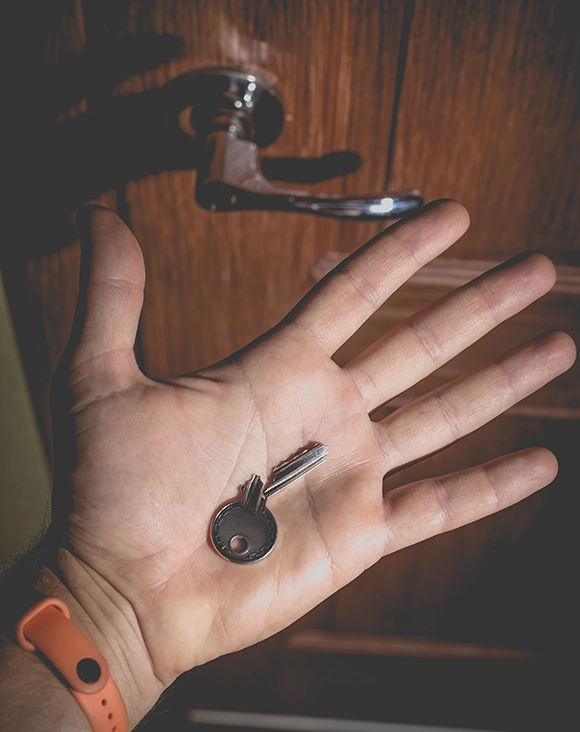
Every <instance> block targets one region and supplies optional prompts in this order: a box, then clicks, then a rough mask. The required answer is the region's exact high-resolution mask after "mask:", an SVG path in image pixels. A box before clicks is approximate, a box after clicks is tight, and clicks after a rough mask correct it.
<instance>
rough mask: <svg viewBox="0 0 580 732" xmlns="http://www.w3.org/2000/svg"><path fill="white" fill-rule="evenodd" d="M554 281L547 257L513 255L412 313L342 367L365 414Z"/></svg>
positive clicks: (544, 291)
mask: <svg viewBox="0 0 580 732" xmlns="http://www.w3.org/2000/svg"><path fill="white" fill-rule="evenodd" d="M555 279H556V273H555V268H554V265H553V264H552V262H551V261H550V260H549V259H548V257H546V256H544V255H543V254H540V253H539V252H531V253H530V252H526V253H524V254H519V255H518V256H516V257H514V258H513V259H511V260H509V261H508V262H506V263H505V264H502V265H500V266H499V267H496V268H494V269H492V270H490V271H489V272H486V273H485V274H483V275H481V277H477V278H476V279H475V280H473V281H472V282H469V283H468V284H467V285H464V286H463V287H460V288H459V289H457V290H455V291H453V292H451V293H450V294H448V295H445V296H444V297H442V298H441V299H440V300H438V301H437V302H435V303H434V304H432V305H429V306H428V307H426V308H424V309H423V310H421V311H419V312H418V313H415V314H414V315H412V316H411V317H410V318H408V319H407V320H406V321H404V322H403V323H401V324H400V325H398V326H396V327H395V328H393V329H392V330H390V331H389V332H388V333H386V334H385V335H384V336H383V337H382V338H379V339H378V340H377V341H376V342H375V343H373V344H371V345H370V346H368V347H367V348H366V349H365V350H364V351H362V352H361V353H360V354H359V355H358V356H356V357H355V358H354V359H352V361H350V362H349V363H348V364H347V365H346V366H345V367H344V368H345V369H346V370H347V371H348V372H349V374H350V376H351V378H352V379H353V381H354V382H355V384H356V385H357V386H358V388H359V390H360V392H361V394H362V395H363V398H364V399H365V402H366V405H367V409H368V411H369V412H371V411H373V410H374V409H376V408H377V407H379V406H381V405H382V404H384V403H385V402H387V401H389V400H390V399H392V398H393V397H395V396H397V395H398V394H401V393H402V392H403V391H405V390H406V389H408V388H410V387H411V386H414V385H415V384H416V383H418V382H419V381H421V379H423V378H425V377H426V376H428V375H429V374H431V373H432V372H433V371H435V370H436V369H437V368H439V367H440V366H442V365H443V364H444V363H446V362H447V361H449V360H450V359H451V358H453V357H454V356H456V355H457V354H458V353H460V352H461V351H463V350H464V349H465V348H467V347H468V346H470V345H471V344H472V343H474V342H475V341H477V340H479V339H480V338H481V337H482V336H484V335H485V334H486V333H488V332H489V331H490V330H492V329H493V328H494V327H495V326H496V325H498V324H499V323H501V322H502V321H504V320H506V319H507V318H509V317H511V316H512V315H515V314H516V313H518V312H519V311H520V310H523V308H525V307H527V306H528V305H529V304H530V303H532V302H533V301H534V300H536V299H537V298H539V297H541V296H542V295H544V294H545V293H546V292H548V290H550V288H551V287H552V286H553V285H554V282H555Z"/></svg>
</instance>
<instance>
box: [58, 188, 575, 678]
mask: <svg viewBox="0 0 580 732" xmlns="http://www.w3.org/2000/svg"><path fill="white" fill-rule="evenodd" d="M82 220H83V221H84V226H83V228H84V229H85V231H84V236H83V257H84V261H85V264H86V263H87V262H89V264H90V266H89V268H88V270H87V272H88V275H87V278H86V283H85V285H83V286H82V287H81V295H80V297H79V305H78V308H77V315H76V326H75V330H74V332H73V335H72V337H71V343H70V344H69V349H68V350H67V354H66V355H65V358H64V360H63V364H62V367H61V371H60V380H59V379H57V389H56V394H57V396H58V397H60V398H62V391H60V389H62V383H63V378H62V377H63V374H65V381H66V382H67V389H68V390H69V392H68V393H69V394H72V401H71V402H70V406H71V409H70V410H67V414H70V415H72V421H70V418H69V416H67V415H65V414H64V412H63V410H62V409H61V410H60V411H59V406H58V404H55V414H56V437H57V441H56V473H55V475H56V483H55V511H56V512H57V513H58V511H64V512H65V513H66V515H67V518H66V520H65V521H64V523H62V522H61V525H62V527H63V529H64V531H65V533H66V539H64V538H63V542H65V543H66V546H67V547H69V549H71V550H72V555H73V556H74V557H75V558H76V559H75V561H78V562H79V563H81V564H82V565H83V566H84V567H85V568H86V571H88V572H90V574H91V576H93V577H98V578H99V581H100V582H105V583H107V584H108V585H109V586H111V587H112V588H115V591H116V592H118V593H120V594H121V595H122V596H123V597H124V598H125V599H126V600H127V601H128V602H129V603H130V606H131V607H132V609H133V611H134V612H135V614H136V617H137V619H138V622H139V626H140V629H141V631H142V634H143V639H144V643H145V646H146V649H147V653H148V655H149V657H150V659H151V662H152V665H153V668H154V669H155V673H156V675H157V677H158V678H160V679H162V681H163V683H165V684H167V683H170V682H171V681H172V680H173V678H175V676H176V675H178V674H179V673H181V672H183V671H185V670H186V669H189V668H191V667H192V666H194V665H197V664H200V663H203V662H205V661H207V660H209V659H211V658H213V657H215V656H217V655H221V654H223V653H227V652H231V651H234V650H237V649H239V648H242V647H244V646H247V645H250V644H251V643H254V642H256V641H258V640H260V639H262V638H265V637H267V636H269V635H271V634H273V633H275V632H276V631H278V630H280V629H282V628H283V627H285V626H286V625H288V624H289V623H291V622H292V621H293V620H295V619H296V618H298V617H299V616H301V615H302V614H304V613H305V612H307V611H308V610H309V609H310V608H312V607H313V606H314V605H316V604H317V603H319V602H320V601H321V600H323V599H324V598H325V597H327V596H328V595H330V594H331V593H332V592H334V591H335V590H337V589H338V588H339V587H341V586H343V585H344V584H346V583H347V582H349V581H351V580H352V579H354V578H355V577H356V576H357V575H359V574H360V573H361V572H362V571H364V570H365V569H366V568H367V567H369V566H370V565H372V564H373V563H374V562H376V561H377V560H378V559H379V558H380V557H381V556H383V555H385V554H387V553H390V552H393V551H396V550H398V549H400V548H402V547H404V546H407V545H409V544H412V543H414V542H417V541H421V540H423V539H426V538H427V537H429V536H431V535H433V534H436V533H439V532H441V531H447V530H449V529H452V528H455V527H457V526H460V525H462V524H464V523H467V522H469V521H473V520H476V519H478V518H480V517H482V516H484V515H487V514H488V513H491V512H493V511H496V510H499V509H501V508H503V507H505V506H508V505H510V504H512V503H514V502H516V501H518V500H520V499H522V498H524V497H525V496H527V495H528V494H530V493H531V492H533V491H534V490H537V489H539V488H541V487H542V486H544V485H545V484H547V483H549V482H550V481H551V480H552V479H553V477H554V475H555V472H556V463H555V459H554V458H553V456H552V455H551V453H549V452H548V451H546V450H543V449H540V448H538V449H534V450H527V451H525V452H522V453H518V454H516V455H513V456H505V457H502V458H498V459H497V460H495V461H493V462H492V463H488V464H486V465H485V466H478V467H475V468H473V469H471V470H468V471H463V472H462V473H457V474H454V475H449V476H444V477H441V478H438V479H433V480H428V481H422V482H419V483H415V484H413V485H409V486H404V487H402V488H399V489H396V490H394V491H391V492H389V493H387V494H386V495H383V489H382V479H383V476H384V475H385V474H386V473H388V472H389V471H391V470H393V469H396V468H397V467H400V466H402V465H405V464H407V463H409V462H412V461H415V460H417V459H420V458H421V457H423V456H426V455H429V454H431V453H433V452H434V451H436V450H439V449H441V448H443V447H444V446H445V445H448V444H450V443H451V442H454V441H455V440H457V439H459V438H461V437H462V436H463V435H466V434H468V433H469V432H471V431H473V430H474V429H476V428H478V427H479V426H481V425H483V424H485V423H486V422H487V421H489V420H490V419H492V418H494V417H495V416H497V415H498V414H500V413H501V412H502V411H504V410H505V409H507V408H508V407H510V406H511V405H512V404H513V403H514V402H516V401H517V400H519V399H521V398H523V397H525V396H526V395H527V394H529V393H531V392H532V391H534V390H535V389H537V388H539V387H540V386H542V385H543V384H544V383H546V382H547V381H549V380H550V379H552V378H554V377H555V376H557V375H558V374H559V373H561V372H562V371H564V370H565V369H567V368H568V367H569V366H570V365H571V363H572V361H573V359H574V346H573V344H572V342H571V339H570V338H569V337H568V336H566V335H565V334H563V333H551V334H547V335H544V336H540V337H539V338H538V339H536V340H535V341H533V342H531V343H528V344H525V345H523V346H521V347H517V348H515V349H514V350H513V351H511V352H510V353H508V354H506V355H505V356H504V357H502V358H501V359H500V360H499V361H497V362H495V363H493V364H490V365H489V366H486V367H484V368H482V369H480V370H478V371H477V372H475V373H472V374H468V375H466V376H464V377H461V378H460V379H458V380H456V381H455V382H452V383H451V384H448V385H447V386H445V387H443V388H441V389H438V390H437V391H435V392H432V393H430V394H427V395H426V396H424V397H421V398H420V399H417V400H416V401H414V402H412V403H411V404H409V405H407V406H406V407H403V408H402V409H399V410H398V411H396V412H394V413H393V414H391V415H389V416H388V417H386V418H385V419H383V420H382V421H379V422H373V421H371V419H370V417H369V414H370V413H372V412H373V410H375V409H376V408H377V407H379V406H380V405H382V404H384V403H385V402H387V401H388V400H390V399H392V398H393V397H395V396H396V395H397V394H400V393H401V392H403V391H404V390H406V389H407V388H409V387H410V386H412V385H413V384H415V383H416V382H418V381H419V380H420V379H422V378H424V377H425V376H427V375H428V374H429V373H430V372H432V371H433V370H434V369H436V368H437V367H438V366H440V365H441V364H442V363H444V362H445V361H447V360H449V359H450V358H452V357H453V356H454V355H456V354H457V353H458V352H460V351H461V350H463V349H464V348H466V347H467V346H468V345H470V344H471V343H472V342H473V341H475V340H476V339H477V338H479V337H481V336H482V335H483V334H484V333H486V332H487V331H488V330H490V329H491V328H493V327H494V326H495V325H496V324H497V323H498V322H500V321H502V320H504V319H505V318H507V317H509V316H510V315H513V314H514V313H516V312H517V311H519V310H520V309H521V308H523V307H525V306H526V305H528V304H529V303H530V302H532V301H533V300H535V299H536V298H537V297H539V296H541V295H542V294H544V293H545V292H546V291H547V290H548V289H549V288H550V287H551V286H552V284H553V282H554V268H553V266H552V264H551V263H550V261H549V260H548V259H547V258H546V257H544V256H543V255H540V254H530V255H528V256H525V257H520V258H518V259H516V260H514V261H512V262H511V263H508V264H507V265H504V266H502V267H500V268H497V269H496V270H494V271H492V272H490V273H488V274H486V275H484V276H482V277H481V278H479V279H478V280H476V281H475V282H474V283H471V284H469V285H467V286H465V287H464V288H461V289H460V290H457V291H456V292H454V293H452V294H451V295H449V296H447V297H445V298H444V299H443V300H441V301H439V302H437V303H435V304H434V305H432V306H431V307H429V308H428V309H426V310H424V311H422V312H421V313H418V314H417V315H415V316H413V317H412V318H411V319H409V320H408V321H406V322H405V323H402V324H401V325H400V326H399V327H397V328H396V329H394V330H393V331H391V332H389V333H386V334H385V335H384V336H383V337H382V338H381V339H380V340H379V341H378V342H376V343H375V344H373V345H372V346H370V347H369V348H368V349H367V350H366V351H364V352H363V353H362V354H360V355H359V356H358V357H357V358H356V359H355V360H354V361H352V362H351V363H349V364H348V365H347V366H346V367H344V368H339V367H338V366H337V365H336V364H335V363H334V362H333V361H332V359H331V356H332V354H333V353H334V352H335V351H336V349H337V348H338V347H339V346H340V345H341V344H342V343H343V342H344V341H345V340H346V339H347V338H348V337H349V336H350V335H352V333H353V332H354V331H355V330H356V329H357V328H358V327H359V326H360V325H361V324H362V323H363V322H364V321H365V320H366V319H367V318H368V317H369V316H370V315H371V314H372V312H373V311H374V310H375V309H376V308H377V307H378V306H379V305H380V304H381V303H382V302H383V301H384V300H385V299H386V298H387V297H388V296H389V295H390V294H391V293H392V292H393V291H394V290H396V289H397V288H398V287H399V286H400V285H401V284H402V283H403V282H404V281H405V280H406V279H407V278H408V277H409V276H410V275H412V274H413V273H414V272H415V271H416V270H417V269H418V268H420V267H421V266H422V265H423V264H425V263H426V262H428V261H429V260H431V259H432V258H433V257H435V256H437V255H438V254H439V253H440V252H442V251H444V250H445V249H446V248H447V247H448V246H450V245H451V244H452V243H453V242H454V241H455V240H456V239H457V238H458V237H459V236H461V235H462V233H463V232H464V231H465V229H466V228H467V223H468V217H467V214H466V212H465V210H464V209H463V208H462V207H461V206H460V205H459V204H457V203H455V202H449V201H447V202H441V203H439V204H437V205H434V206H431V207H428V209H427V210H426V211H425V212H424V213H423V214H422V215H420V216H417V217H414V218H413V219H410V220H408V221H406V222H401V223H399V224H396V225H395V226H393V227H391V228H390V229H388V230H387V231H386V232H384V233H383V234H381V235H380V236H378V237H377V238H376V239H374V240H373V241H371V242H369V243H368V244H367V245H365V247H363V248H362V249H360V250H359V251H358V252H356V253H355V254H354V255H352V256H351V257H350V258H349V259H348V260H347V261H346V262H344V263H343V264H341V265H340V267H339V268H337V270H335V271H334V272H332V273H331V274H330V275H329V276H328V277H327V278H325V280H323V281H322V282H321V283H320V284H319V286H317V287H316V288H315V290H314V291H313V292H312V293H310V295H309V296H307V298H305V300H304V301H303V302H302V303H300V304H299V305H298V306H297V308H296V309H295V310H294V311H293V312H292V313H291V314H290V315H289V316H288V318H286V319H285V320H284V321H283V322H282V323H281V324H279V325H278V326H277V327H276V328H274V329H273V330H272V331H271V332H270V333H268V334H267V335H266V336H265V337H263V338H261V339H260V340H259V341H258V342H256V343H254V344H251V345H250V346H248V347H247V348H245V349H244V350H242V351H241V352H239V353H237V354H234V355H233V356H232V357H231V358H230V359H227V360H226V361H224V362H221V363H219V364H217V365H215V366H213V367H211V368H208V369H206V370H204V371H202V372H198V373H196V374H192V375H188V376H181V377H176V378H171V379H167V380H164V381H153V380H150V379H148V378H147V377H146V376H144V375H143V374H142V373H141V372H140V371H139V369H138V368H137V365H136V363H135V358H134V355H133V343H134V339H135V333H136V328H137V324H138V319H139V314H140V309H141V305H142V293H143V286H144V270H143V262H142V258H141V254H140V250H139V246H138V244H137V242H136V241H135V239H134V238H133V236H132V235H131V233H130V232H129V230H128V229H127V228H126V227H125V226H124V224H123V223H122V222H121V221H120V220H119V219H118V218H117V217H116V216H115V215H114V214H112V213H111V212H109V211H107V210H105V209H101V208H98V207H92V208H90V209H88V210H85V212H84V216H83V217H82ZM168 327H170V326H168ZM59 383H60V384H61V386H59ZM62 403H63V404H64V403H65V401H64V400H63V402H62ZM61 422H62V424H61ZM65 424H66V425H67V430H68V431H66V430H64V429H63V425H65ZM316 442H321V443H324V444H325V445H328V446H329V454H328V460H327V461H326V462H325V463H324V464H323V465H321V466H319V467H317V468H316V470H314V471H313V472H311V473H310V474H308V475H307V476H306V477H304V478H302V479H300V480H298V481H297V482H296V483H295V484H293V485H292V486H291V487H289V488H287V489H286V490H284V491H282V492H280V493H279V494H277V495H275V496H274V497H272V498H271V499H270V500H269V502H268V507H269V508H270V509H271V510H272V512H273V514H274V515H275V518H276V521H277V523H278V531H279V534H278V541H277V543H276V546H275V548H274V550H273V551H272V553H271V554H270V555H269V556H268V557H267V558H266V559H264V560H262V561H260V562H257V563H255V564H248V565H245V566H241V565H239V564H233V563H230V562H228V561H226V560H225V559H224V558H223V557H222V556H220V555H219V554H218V553H217V552H216V551H215V550H214V549H213V547H212V545H211V541H210V539H209V526H210V522H211V519H212V517H213V515H214V514H215V512H216V511H217V509H218V508H220V507H221V506H223V505H224V504H225V503H227V502H228V501H231V500H234V499H235V498H237V497H239V496H240V488H241V486H242V484H243V483H245V482H246V481H247V480H248V479H249V478H250V477H251V476H252V474H254V473H257V474H259V475H260V476H261V477H262V478H263V479H266V478H267V477H268V476H271V472H272V469H273V468H274V467H276V466H277V465H279V464H280V463H281V462H282V461H284V460H285V459H287V458H288V457H290V456H292V455H293V454H295V453H296V452H298V451H299V450H300V449H302V448H305V447H308V446H310V445H312V444H314V443H316ZM71 475H72V478H71Z"/></svg>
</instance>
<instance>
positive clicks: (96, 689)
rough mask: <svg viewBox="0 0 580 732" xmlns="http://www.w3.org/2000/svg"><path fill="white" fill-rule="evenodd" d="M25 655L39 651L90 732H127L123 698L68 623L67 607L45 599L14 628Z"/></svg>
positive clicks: (96, 656) (90, 646) (89, 645)
mask: <svg viewBox="0 0 580 732" xmlns="http://www.w3.org/2000/svg"><path fill="white" fill-rule="evenodd" d="M16 640H17V642H18V645H19V646H20V647H21V648H23V649H24V650H25V651H31V652H34V651H39V652H40V654H42V656H41V657H43V660H44V659H46V660H47V661H48V662H49V663H50V664H51V665H52V666H53V667H54V668H55V669H56V670H57V671H58V673H59V674H60V676H61V680H63V681H64V682H65V683H66V685H67V686H68V688H69V691H70V692H71V694H72V695H73V696H74V698H75V699H76V700H77V702H78V703H79V704H80V706H81V708H82V710H83V711H84V713H85V714H86V716H87V718H88V720H89V722H90V724H91V727H92V729H93V732H128V730H129V720H128V717H127V710H126V708H125V704H124V702H123V698H122V696H121V693H120V692H119V689H118V688H117V685H116V684H115V682H114V681H113V678H112V676H111V675H110V674H109V668H108V666H107V662H106V661H105V659H104V657H103V655H102V654H101V653H100V652H99V651H98V650H97V649H96V648H95V646H94V645H93V644H92V643H91V641H90V640H89V639H88V638H87V636H86V635H85V634H84V633H83V632H82V631H81V630H80V628H78V627H77V626H76V625H75V624H74V623H73V621H72V620H71V619H70V612H69V609H68V607H67V606H66V605H65V603H64V602H63V601H62V600H59V599H58V598H56V597H45V598H44V599H42V600H41V601H40V602H38V603H36V605H33V606H32V607H31V608H30V610H27V611H26V612H25V613H24V615H22V617H21V618H20V620H19V621H18V623H17V624H16Z"/></svg>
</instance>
